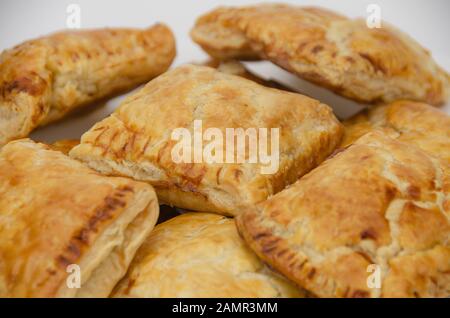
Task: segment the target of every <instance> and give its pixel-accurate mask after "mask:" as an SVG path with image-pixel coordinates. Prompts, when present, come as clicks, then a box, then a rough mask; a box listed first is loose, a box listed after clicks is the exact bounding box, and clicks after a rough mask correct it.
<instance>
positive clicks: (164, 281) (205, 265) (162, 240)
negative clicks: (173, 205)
mask: <svg viewBox="0 0 450 318" xmlns="http://www.w3.org/2000/svg"><path fill="white" fill-rule="evenodd" d="M112 296H113V297H142V298H150V297H175V298H178V297H181V298H185V297H188V298H198V297H211V298H212V297H224V298H230V297H302V296H304V293H303V292H302V291H301V290H299V289H298V288H296V287H295V286H294V285H292V284H291V283H289V282H288V281H287V280H285V279H284V278H282V277H281V276H279V275H277V274H275V273H273V272H272V271H270V270H269V269H268V268H266V267H265V266H264V264H263V263H262V262H261V261H260V260H259V259H258V257H257V256H256V255H255V254H254V253H253V252H252V251H251V250H250V249H249V248H248V247H247V246H246V245H245V244H244V242H243V241H242V239H241V238H240V237H239V235H238V232H237V230H236V226H235V224H234V220H233V219H229V218H226V217H223V216H219V215H217V214H211V213H187V214H183V215H181V216H177V217H175V218H173V219H171V220H169V221H167V222H164V223H162V224H159V225H157V226H156V227H155V229H154V230H153V231H152V233H151V234H150V236H149V237H148V239H147V240H146V241H145V242H144V244H143V245H142V246H141V248H140V249H139V251H138V252H137V253H136V257H135V259H134V260H133V262H132V263H131V265H130V268H129V270H128V273H127V275H126V276H125V277H124V279H122V281H121V282H120V283H119V284H118V285H117V287H116V288H115V289H114V292H113V294H112Z"/></svg>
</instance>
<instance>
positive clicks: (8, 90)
mask: <svg viewBox="0 0 450 318" xmlns="http://www.w3.org/2000/svg"><path fill="white" fill-rule="evenodd" d="M174 56H175V40H174V38H173V35H172V33H171V31H170V30H169V29H168V28H167V27H166V26H164V25H160V24H158V25H155V26H153V27H151V28H148V29H146V30H137V29H102V30H88V31H67V32H60V33H56V34H52V35H50V36H46V37H42V38H39V39H35V40H31V41H27V42H25V43H22V44H20V45H18V46H16V47H14V48H12V49H10V50H6V51H4V52H3V53H2V54H1V55H0V145H2V144H5V143H6V142H7V141H9V140H12V139H17V138H21V137H25V136H27V135H28V134H29V133H30V132H31V131H32V130H33V129H34V128H36V127H37V126H40V125H45V124H47V123H49V122H52V121H54V120H57V119H59V118H61V117H63V116H64V115H65V114H67V113H68V112H69V111H71V110H73V109H75V108H77V107H80V106H83V105H85V104H88V103H91V102H93V101H96V100H98V99H100V98H103V97H106V96H110V95H112V94H116V93H118V92H121V91H124V90H127V89H130V88H132V87H134V86H137V85H138V84H140V83H143V82H146V81H148V80H150V79H151V78H153V77H155V76H157V75H159V74H161V73H163V72H164V71H166V70H167V68H168V67H169V66H170V64H171V62H172V60H173V58H174Z"/></svg>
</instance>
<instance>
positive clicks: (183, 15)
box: [0, 0, 450, 142]
mask: <svg viewBox="0 0 450 318" xmlns="http://www.w3.org/2000/svg"><path fill="white" fill-rule="evenodd" d="M259 2H262V1H259ZM271 2H285V3H294V4H298V5H315V6H322V7H325V8H329V9H333V10H336V11H338V12H340V13H341V14H345V15H347V16H349V17H367V15H368V13H367V12H366V9H367V6H368V4H371V3H375V4H378V5H379V6H380V7H381V15H382V19H383V20H386V21H388V22H390V23H391V24H393V25H395V26H396V27H398V28H399V29H401V30H403V31H405V32H407V33H408V34H409V35H411V36H412V37H413V38H415V39H416V40H417V41H418V42H419V43H421V44H422V45H423V46H424V47H426V48H428V49H429V50H430V51H431V52H432V54H433V56H434V58H435V60H436V61H437V62H438V64H440V65H441V66H442V67H443V68H444V69H446V70H447V71H450V41H449V33H450V19H449V18H448V14H449V13H450V1H448V0H421V1H420V0H415V1H411V0H410V1H407V0H341V1H332V0H322V1H301V0H297V1H295V0H294V1H289V0H284V1H275V0H273V1H271ZM71 3H76V4H79V5H80V7H81V26H82V28H96V27H147V26H149V25H152V24H154V23H155V22H164V23H166V24H168V25H169V26H170V28H171V29H172V30H173V31H174V33H175V36H176V40H177V50H178V54H177V58H176V60H175V63H174V66H175V65H180V64H183V63H187V62H201V61H204V60H206V58H207V57H206V55H205V54H204V53H203V52H202V51H201V49H200V48H199V47H197V46H196V45H195V43H193V42H192V41H191V40H190V38H189V34H188V33H189V30H190V29H191V27H192V26H193V24H194V21H195V19H196V17H198V16H199V15H200V14H202V13H205V12H206V11H208V10H210V9H212V8H215V7H216V6H219V5H244V4H254V3H258V1H257V0H256V1H247V0H233V1H230V0H228V1H225V0H158V1H156V0H126V1H111V0H109V1H108V0H72V1H70V0H62V1H61V0H0V30H1V31H0V32H1V36H0V49H5V48H8V47H11V46H14V45H16V44H18V43H20V42H22V41H25V40H27V39H31V38H34V37H38V36H42V35H45V34H48V33H51V32H54V31H57V30H61V29H64V28H66V19H67V16H68V14H67V13H66V9H67V6H68V5H69V4H71ZM247 65H248V66H249V67H250V68H251V69H252V70H253V71H255V72H258V73H259V74H260V75H262V76H263V77H265V78H272V79H276V80H278V81H280V82H283V83H285V84H287V85H289V86H291V87H293V88H295V89H299V90H300V91H303V92H305V93H307V94H308V95H311V96H313V97H315V98H317V99H320V100H321V101H323V102H325V103H327V104H329V105H330V106H332V107H333V108H334V110H335V112H336V113H337V115H338V116H339V117H341V118H344V117H347V116H349V115H351V114H353V113H355V112H357V111H358V110H359V109H362V107H363V106H362V105H358V104H356V103H354V102H351V101H349V100H346V99H344V98H341V97H338V96H335V95H334V94H332V93H330V92H328V91H326V90H324V89H321V88H318V87H315V86H314V85H312V84H309V83H307V82H304V81H302V80H299V79H297V78H295V77H294V76H292V75H290V74H288V73H287V72H285V71H282V70H281V69H279V68H278V67H276V66H273V65H272V64H270V63H268V62H263V63H248V64H247ZM122 98H123V97H117V98H114V99H112V100H110V101H108V102H103V103H102V105H97V106H88V108H89V109H86V110H85V111H82V112H81V113H79V114H76V115H74V116H71V117H70V118H67V119H65V120H63V121H61V122H58V123H55V124H52V125H50V126H48V127H44V128H41V129H39V130H37V131H36V132H34V133H33V134H32V138H34V139H36V140H41V141H47V142H51V141H54V140H58V139H63V138H79V137H80V136H81V134H82V133H83V132H84V131H86V130H87V129H89V128H90V127H91V126H92V125H93V124H94V123H95V122H97V121H98V120H100V119H102V118H104V117H105V116H107V115H108V114H109V113H111V111H112V110H113V109H114V108H115V107H117V105H118V104H119V103H120V100H121V99H122ZM443 110H444V111H446V112H448V113H450V104H449V103H448V104H447V105H445V106H444V107H443Z"/></svg>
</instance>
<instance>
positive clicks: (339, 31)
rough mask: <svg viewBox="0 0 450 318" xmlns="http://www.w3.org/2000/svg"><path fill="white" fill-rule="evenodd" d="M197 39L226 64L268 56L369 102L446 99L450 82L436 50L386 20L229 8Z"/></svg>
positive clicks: (209, 17)
mask: <svg viewBox="0 0 450 318" xmlns="http://www.w3.org/2000/svg"><path fill="white" fill-rule="evenodd" d="M191 36H192V38H193V39H194V41H195V42H197V43H198V44H199V45H200V46H202V48H203V49H204V50H205V51H207V52H208V53H209V54H210V55H211V56H213V57H215V58H219V59H233V58H238V59H268V60H270V61H272V62H274V63H276V64H278V65H279V66H281V67H283V68H285V69H286V70H288V71H290V72H293V73H295V74H297V75H298V76H300V77H302V78H304V79H306V80H309V81H312V82H314V83H316V84H318V85H321V86H325V87H327V88H329V89H331V90H333V91H334V92H336V93H338V94H340V95H343V96H346V97H349V98H352V99H355V100H358V101H363V102H369V103H372V102H380V101H383V102H391V101H394V100H397V99H411V100H418V101H425V102H428V103H430V104H433V105H437V104H442V103H443V102H445V101H446V99H447V98H448V95H449V91H450V84H449V83H450V77H449V75H448V74H447V73H446V72H445V71H444V70H442V69H441V68H440V67H439V66H438V65H437V64H436V63H435V62H434V61H433V59H432V58H431V56H430V53H429V52H428V51H426V50H425V49H424V48H422V47H421V46H420V45H419V44H418V43H416V42H415V41H414V40H413V39H411V38H409V37H408V36H407V35H405V34H404V33H401V32H400V31H398V30H396V29H394V28H393V27H390V26H387V25H386V23H383V26H382V28H378V29H377V28H374V29H370V28H368V27H367V26H366V23H365V21H364V19H356V20H350V19H347V18H346V17H343V16H341V15H338V14H336V13H334V12H331V11H329V10H325V9H320V8H314V7H299V6H289V5H282V4H262V5H257V6H249V7H221V8H218V9H216V10H213V11H212V12H209V13H207V14H205V15H203V16H201V17H200V18H199V19H198V20H197V22H196V24H195V27H194V28H193V30H192V32H191Z"/></svg>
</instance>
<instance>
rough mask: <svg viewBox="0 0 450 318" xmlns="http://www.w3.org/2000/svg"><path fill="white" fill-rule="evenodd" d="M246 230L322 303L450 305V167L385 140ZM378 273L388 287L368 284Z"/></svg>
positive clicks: (302, 186)
mask: <svg viewBox="0 0 450 318" xmlns="http://www.w3.org/2000/svg"><path fill="white" fill-rule="evenodd" d="M237 224H238V228H239V230H240V232H241V234H242V235H243V237H244V238H245V240H246V241H247V243H249V244H250V246H251V247H252V249H253V250H254V251H255V252H256V253H257V254H258V255H259V256H260V257H261V258H262V259H263V260H264V261H265V262H267V263H268V264H269V265H271V266H272V267H274V268H275V269H276V270H277V271H279V272H281V273H282V274H284V275H285V276H286V277H288V278H289V279H291V280H292V281H294V282H295V283H297V284H298V285H299V286H302V287H304V288H305V289H307V290H308V291H311V292H312V293H314V294H316V295H318V296H321V297H369V296H372V297H379V296H381V297H444V296H448V292H449V290H450V280H449V275H448V273H449V271H450V262H449V259H450V246H449V242H450V240H449V239H450V236H449V235H450V167H449V166H448V165H447V164H446V163H444V162H440V161H439V160H438V159H436V158H434V157H431V156H429V155H427V154H426V153H424V152H423V151H422V150H420V149H419V148H417V147H415V146H412V145H408V144H405V143H401V142H398V141H396V140H393V139H391V138H389V137H387V136H385V135H384V134H382V133H381V132H378V131H377V132H372V133H368V134H366V135H364V136H363V137H361V138H360V139H359V140H357V141H356V142H355V143H354V144H352V145H351V146H350V147H349V148H347V149H346V150H344V151H342V152H339V153H337V154H336V155H335V156H334V157H331V158H330V159H328V160H326V161H325V162H324V163H322V165H320V166H319V167H318V168H316V169H314V170H313V171H311V172H310V173H309V174H307V175H305V176H304V177H303V178H301V179H300V180H299V181H298V182H297V183H295V184H294V185H292V186H291V187H289V188H288V189H285V190H284V191H282V192H280V193H278V194H276V195H275V196H273V197H272V198H270V199H269V200H267V201H265V202H264V203H262V204H261V205H260V206H258V207H257V208H254V209H249V210H248V211H246V212H245V213H243V214H241V215H240V216H239V217H238V222H237ZM371 264H373V265H377V266H378V268H379V273H380V276H379V277H380V282H381V285H380V286H378V287H380V288H377V286H376V285H375V286H372V287H371V286H369V285H368V283H367V281H368V279H369V275H370V274H371V272H370V271H369V266H370V265H371ZM373 270H374V269H373V268H372V271H373ZM373 287H375V288H373Z"/></svg>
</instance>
